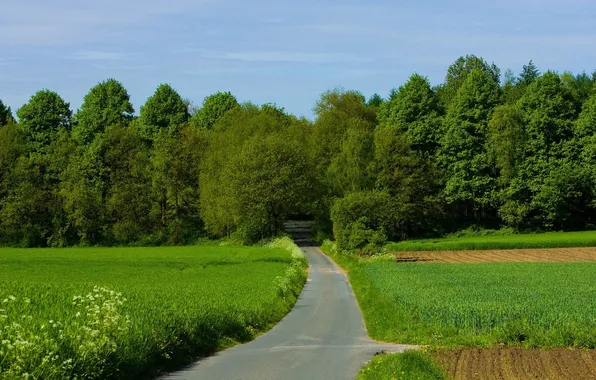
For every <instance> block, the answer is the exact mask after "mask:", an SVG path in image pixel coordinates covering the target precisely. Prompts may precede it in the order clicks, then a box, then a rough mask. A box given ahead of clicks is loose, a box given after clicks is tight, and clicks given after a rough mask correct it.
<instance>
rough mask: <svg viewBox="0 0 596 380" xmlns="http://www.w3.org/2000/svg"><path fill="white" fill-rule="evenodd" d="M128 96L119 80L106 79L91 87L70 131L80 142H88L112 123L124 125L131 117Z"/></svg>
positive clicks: (131, 108)
mask: <svg viewBox="0 0 596 380" xmlns="http://www.w3.org/2000/svg"><path fill="white" fill-rule="evenodd" d="M133 113H134V108H133V107H132V103H131V102H130V96H129V95H128V92H126V89H125V88H124V87H123V86H122V84H121V83H120V82H118V81H117V80H115V79H113V78H112V79H108V80H106V81H103V82H101V83H99V84H98V85H96V86H95V87H93V88H92V89H91V90H90V91H89V93H88V94H87V95H85V99H84V100H83V105H82V106H81V109H80V110H79V111H78V112H77V113H76V115H75V118H76V125H75V126H74V127H73V130H72V133H73V137H74V138H75V140H77V141H78V142H80V143H81V144H90V143H91V142H92V141H93V138H94V137H95V135H96V134H98V133H102V132H104V131H105V130H106V128H107V127H109V126H112V125H126V124H127V123H128V122H129V121H130V120H131V119H132V117H133Z"/></svg>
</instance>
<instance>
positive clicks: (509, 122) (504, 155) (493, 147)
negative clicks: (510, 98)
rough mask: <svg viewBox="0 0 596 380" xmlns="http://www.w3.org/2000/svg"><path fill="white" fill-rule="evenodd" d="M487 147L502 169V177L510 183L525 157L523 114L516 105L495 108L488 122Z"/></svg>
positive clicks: (496, 163) (497, 165)
mask: <svg viewBox="0 0 596 380" xmlns="http://www.w3.org/2000/svg"><path fill="white" fill-rule="evenodd" d="M487 134H488V137H487V147H488V153H489V154H490V156H491V158H492V159H491V161H494V162H495V166H496V167H497V168H498V169H499V170H500V178H501V180H502V181H503V182H505V183H508V182H509V181H510V180H511V179H512V178H514V177H515V175H516V173H517V170H518V165H519V164H520V162H521V160H522V158H523V151H522V148H523V146H524V144H525V138H526V137H525V136H524V130H523V128H522V115H521V112H520V111H519V109H518V108H517V107H515V106H511V105H505V106H499V107H497V108H495V110H494V113H493V116H492V118H491V120H490V122H489V123H488V132H487Z"/></svg>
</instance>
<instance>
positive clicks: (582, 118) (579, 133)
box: [574, 84, 596, 139]
mask: <svg viewBox="0 0 596 380" xmlns="http://www.w3.org/2000/svg"><path fill="white" fill-rule="evenodd" d="M594 88H596V84H594ZM594 134H596V90H594V91H593V93H592V96H590V98H589V99H588V100H586V102H585V103H584V104H583V108H582V112H581V114H580V115H579V117H578V119H577V121H576V123H575V127H574V135H575V136H576V137H577V138H580V139H581V138H584V137H589V136H593V135H594Z"/></svg>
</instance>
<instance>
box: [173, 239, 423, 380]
mask: <svg viewBox="0 0 596 380" xmlns="http://www.w3.org/2000/svg"><path fill="white" fill-rule="evenodd" d="M295 240H296V241H297V243H298V244H299V245H301V246H302V247H301V248H302V249H303V251H304V252H305V253H306V255H307V257H308V260H309V264H310V268H309V276H308V280H307V282H306V284H305V286H304V289H303V291H302V293H301V295H300V297H299V299H298V301H297V302H296V304H295V306H294V308H293V309H292V311H291V312H290V313H289V314H288V315H287V316H286V317H285V318H284V319H282V320H281V322H280V323H278V324H277V325H276V326H275V327H274V328H273V329H271V330H270V331H269V332H267V333H266V334H264V335H261V336H260V337H258V338H256V339H255V340H253V341H251V342H249V343H246V344H242V345H238V346H235V347H232V348H230V349H227V350H224V351H222V352H219V353H217V354H216V355H214V356H211V357H208V358H205V359H202V360H200V361H198V362H197V363H195V364H193V365H191V366H189V367H188V368H186V369H183V370H181V371H178V372H175V373H172V374H169V375H166V376H164V377H162V379H177V380H181V379H188V380H194V379H214V380H216V379H217V380H237V379H242V380H252V379H259V380H277V379H280V380H281V379H283V380H298V379H300V380H302V379H312V380H316V379H321V380H323V379H324V380H332V379H342V380H344V379H354V378H356V375H357V374H358V371H359V370H360V368H361V367H362V366H363V365H364V364H365V363H366V362H367V361H369V360H370V359H372V357H373V356H374V355H375V354H376V353H379V352H382V351H392V352H401V351H404V350H405V349H408V348H411V347H408V346H405V345H393V344H379V343H376V342H374V341H372V340H371V339H370V338H369V337H368V335H367V332H366V327H365V326H364V322H363V320H362V314H361V313H360V309H359V308H358V304H357V302H356V299H355V298H354V294H353V292H352V288H351V287H350V284H349V282H348V280H347V278H346V276H345V274H343V273H342V272H341V270H340V269H339V268H338V267H337V265H336V264H335V263H334V262H333V261H332V260H331V259H330V258H329V257H327V256H326V255H325V254H323V252H321V250H320V249H319V248H317V247H316V246H314V245H313V244H309V242H308V240H299V239H295Z"/></svg>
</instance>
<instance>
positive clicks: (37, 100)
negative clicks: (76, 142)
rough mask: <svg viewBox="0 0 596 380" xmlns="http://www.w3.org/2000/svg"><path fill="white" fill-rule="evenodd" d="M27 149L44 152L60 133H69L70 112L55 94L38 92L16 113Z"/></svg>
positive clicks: (46, 91) (67, 104) (67, 106)
mask: <svg viewBox="0 0 596 380" xmlns="http://www.w3.org/2000/svg"><path fill="white" fill-rule="evenodd" d="M17 116H18V117H19V124H20V125H21V126H22V128H23V131H24V132H25V138H26V139H27V142H28V145H29V149H30V150H31V151H32V152H44V151H45V150H46V149H47V147H48V146H49V145H50V144H51V143H52V142H54V141H55V140H56V139H57V137H58V135H59V133H60V132H61V131H70V118H71V116H72V111H71V110H70V105H69V103H66V102H65V101H64V100H63V99H62V98H61V97H60V96H59V95H58V94H57V93H55V92H53V91H49V90H41V91H38V92H37V93H36V94H35V95H33V96H32V97H31V99H29V102H28V103H27V104H25V105H24V106H22V107H21V108H20V109H19V110H18V111H17Z"/></svg>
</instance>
